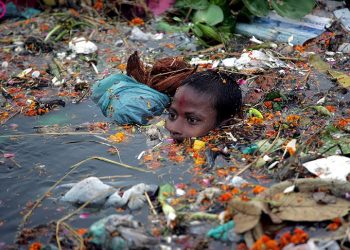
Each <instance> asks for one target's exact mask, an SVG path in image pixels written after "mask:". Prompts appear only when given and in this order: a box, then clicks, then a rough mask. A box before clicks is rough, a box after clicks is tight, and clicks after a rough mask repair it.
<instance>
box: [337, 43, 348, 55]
mask: <svg viewBox="0 0 350 250" xmlns="http://www.w3.org/2000/svg"><path fill="white" fill-rule="evenodd" d="M338 52H342V53H346V54H349V53H350V43H343V44H341V45H340V46H339V47H338Z"/></svg>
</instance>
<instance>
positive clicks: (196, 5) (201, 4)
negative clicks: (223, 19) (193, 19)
mask: <svg viewBox="0 0 350 250" xmlns="http://www.w3.org/2000/svg"><path fill="white" fill-rule="evenodd" d="M208 6H209V2H208V0H178V1H176V4H175V7H176V8H185V9H188V8H191V9H194V10H205V9H206V8H208Z"/></svg>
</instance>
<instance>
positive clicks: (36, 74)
mask: <svg viewBox="0 0 350 250" xmlns="http://www.w3.org/2000/svg"><path fill="white" fill-rule="evenodd" d="M39 76H40V71H39V70H35V71H34V72H32V78H38V77H39Z"/></svg>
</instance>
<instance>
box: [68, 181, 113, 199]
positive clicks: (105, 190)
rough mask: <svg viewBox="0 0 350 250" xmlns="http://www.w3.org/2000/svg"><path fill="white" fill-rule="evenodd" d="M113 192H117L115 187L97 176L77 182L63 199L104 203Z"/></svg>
mask: <svg viewBox="0 0 350 250" xmlns="http://www.w3.org/2000/svg"><path fill="white" fill-rule="evenodd" d="M112 192H115V188H113V187H111V186H109V185H106V184H104V183H103V182H102V181H100V179H98V178H97V177H89V178H86V179H84V180H82V181H80V182H78V183H77V184H75V185H74V186H73V187H72V188H71V189H70V190H69V191H68V192H67V193H66V194H65V195H64V196H63V197H62V200H63V201H67V202H70V203H74V204H83V203H85V202H87V201H91V203H92V204H99V205H103V204H104V203H105V201H106V198H107V197H108V196H109V195H110V194H111V193H112Z"/></svg>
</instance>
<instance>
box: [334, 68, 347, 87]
mask: <svg viewBox="0 0 350 250" xmlns="http://www.w3.org/2000/svg"><path fill="white" fill-rule="evenodd" d="M329 74H330V75H331V76H332V77H333V78H334V79H337V81H338V83H339V84H340V85H342V86H343V87H344V88H350V76H349V75H347V74H345V73H343V72H340V71H336V70H329Z"/></svg>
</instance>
